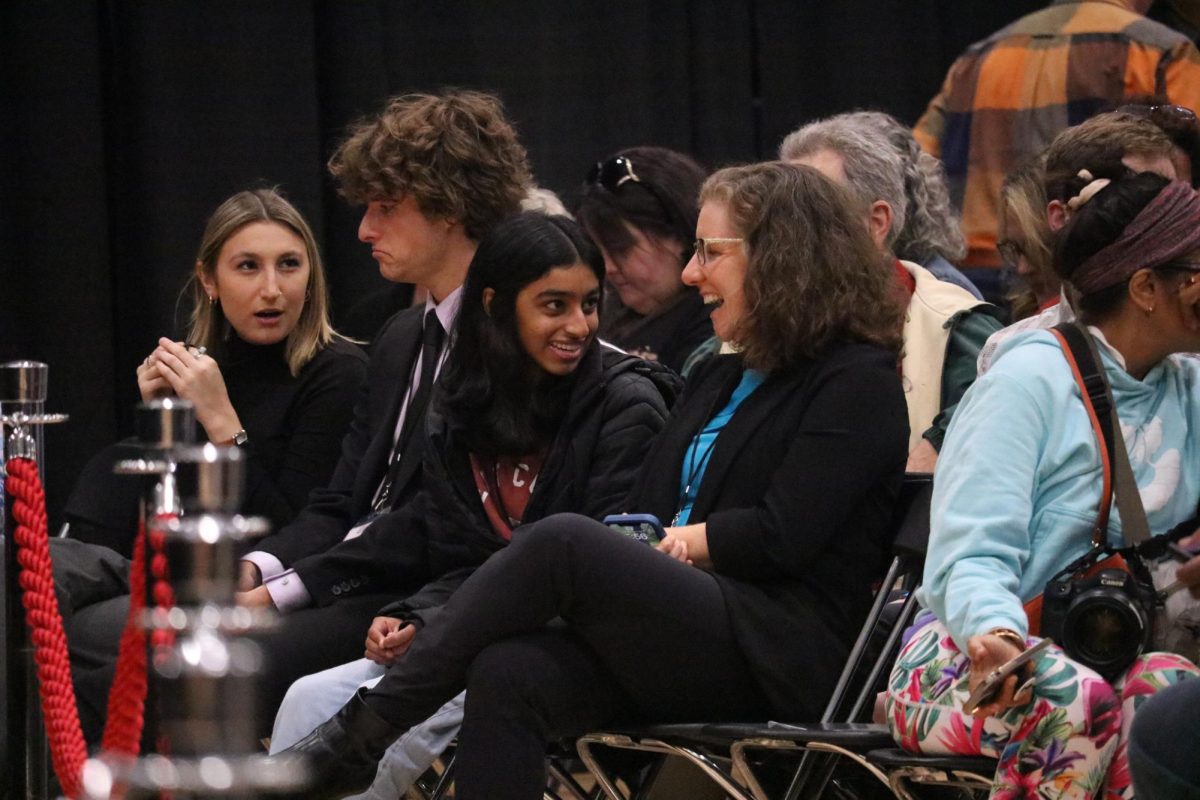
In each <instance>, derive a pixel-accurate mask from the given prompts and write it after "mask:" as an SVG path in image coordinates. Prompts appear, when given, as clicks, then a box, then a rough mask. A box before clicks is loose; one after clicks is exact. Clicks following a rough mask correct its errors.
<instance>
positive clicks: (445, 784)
mask: <svg viewBox="0 0 1200 800" xmlns="http://www.w3.org/2000/svg"><path fill="white" fill-rule="evenodd" d="M457 755H458V753H457V752H455V753H451V754H450V758H449V759H447V760H446V761H445V763H444V764H443V765H442V774H441V775H439V776H438V780H437V783H435V784H434V786H433V791H432V792H430V793H429V800H442V798H443V797H445V796H446V792H447V791H449V789H450V786H451V785H452V784H453V783H454V759H455V757H456V756H457Z"/></svg>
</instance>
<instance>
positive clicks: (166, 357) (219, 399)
mask: <svg viewBox="0 0 1200 800" xmlns="http://www.w3.org/2000/svg"><path fill="white" fill-rule="evenodd" d="M150 362H151V363H152V364H156V365H157V366H158V370H159V372H160V373H161V374H162V376H163V377H164V378H165V379H166V380H167V382H168V383H170V384H171V388H172V389H173V390H174V391H175V394H176V396H178V397H180V398H182V399H184V400H188V401H190V402H191V404H192V405H193V406H195V407H196V420H197V421H198V422H199V423H200V424H201V425H202V426H204V432H205V433H207V434H208V440H209V441H210V442H214V443H221V442H228V441H229V440H231V439H232V438H233V435H234V434H235V433H237V432H238V431H240V430H241V429H242V424H241V422H240V421H239V420H238V415H237V412H236V411H234V408H233V404H232V403H231V402H230V401H229V391H228V390H227V389H226V388H225V379H224V377H222V376H221V368H220V367H218V366H217V362H216V361H214V360H213V359H212V357H211V356H208V355H204V354H201V353H199V352H197V351H196V350H195V349H194V348H191V349H189V348H188V347H187V346H186V345H184V344H183V343H182V342H173V341H171V340H170V339H167V338H165V337H164V338H162V339H159V340H158V347H157V348H156V349H155V350H154V352H153V353H151V354H150Z"/></svg>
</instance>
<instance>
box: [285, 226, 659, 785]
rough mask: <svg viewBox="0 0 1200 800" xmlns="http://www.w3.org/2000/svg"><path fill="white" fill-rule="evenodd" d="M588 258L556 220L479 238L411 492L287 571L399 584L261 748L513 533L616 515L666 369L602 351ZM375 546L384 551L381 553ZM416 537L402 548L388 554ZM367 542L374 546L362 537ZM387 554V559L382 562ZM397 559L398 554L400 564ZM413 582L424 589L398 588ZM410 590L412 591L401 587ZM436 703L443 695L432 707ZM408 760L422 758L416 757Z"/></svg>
mask: <svg viewBox="0 0 1200 800" xmlns="http://www.w3.org/2000/svg"><path fill="white" fill-rule="evenodd" d="M603 275H604V265H603V260H602V259H601V257H600V254H599V251H598V250H597V249H596V247H595V245H594V244H592V243H591V241H590V240H589V239H588V238H587V237H586V236H585V235H584V234H583V231H582V230H581V229H580V227H579V226H578V225H577V224H575V223H574V222H572V221H571V220H569V219H567V218H564V217H553V216H546V215H542V214H537V213H525V214H520V215H518V216H516V217H513V218H510V219H509V220H506V221H505V222H502V223H500V225H498V226H497V227H496V228H495V230H493V231H492V232H490V233H489V234H487V235H486V236H485V237H484V238H483V240H482V241H481V242H480V245H479V250H478V251H477V252H476V254H475V258H474V260H473V261H472V262H471V267H470V269H469V271H468V273H467V279H466V282H465V283H464V285H463V295H462V306H461V310H460V312H459V316H458V321H457V323H456V325H455V329H454V333H453V336H454V338H453V340H452V343H451V347H450V350H449V353H448V355H447V357H446V363H445V365H444V366H443V370H442V375H441V378H440V379H439V384H438V388H437V391H438V395H436V396H435V398H434V406H433V409H432V410H431V411H430V414H429V419H428V422H427V428H426V431H427V434H428V437H429V447H428V448H427V450H426V456H425V463H424V474H423V476H422V485H421V486H422V488H421V491H420V493H419V494H418V496H417V497H416V498H414V500H413V501H412V503H410V504H409V505H407V506H405V507H404V508H403V509H401V510H399V511H397V512H394V513H393V514H391V515H389V516H390V517H392V519H389V520H387V522H386V531H390V532H391V533H384V534H381V533H380V528H379V526H378V524H377V525H373V526H372V527H371V528H370V529H368V531H367V532H366V533H365V534H364V535H363V536H362V537H360V538H359V539H353V540H350V541H348V542H345V543H343V544H342V545H339V546H338V547H335V548H334V549H333V550H332V551H330V552H329V553H328V554H326V555H323V556H317V557H316V559H317V560H318V561H319V562H320V563H317V564H312V565H309V564H305V560H302V561H301V562H299V563H298V564H297V570H298V571H300V572H302V573H303V571H305V570H312V569H317V570H322V571H325V572H329V571H330V570H337V571H339V572H340V573H341V574H343V575H345V576H347V577H348V578H349V579H352V580H356V581H369V582H370V583H371V584H372V585H374V586H375V587H376V588H379V587H380V586H384V585H392V586H396V587H397V588H398V589H403V588H405V587H406V585H407V587H408V589H409V591H408V592H405V594H407V596H406V597H405V598H404V599H402V600H400V601H398V602H396V603H394V604H392V605H391V606H389V607H388V608H386V609H384V610H382V611H381V612H380V616H379V617H377V618H376V619H375V620H374V622H373V623H372V624H371V627H370V629H369V631H368V632H367V640H366V654H367V658H365V659H363V660H361V661H358V662H352V663H350V664H346V665H343V666H340V667H334V668H332V669H330V670H326V671H324V672H321V673H317V674H315V675H312V676H309V677H307V678H303V679H301V680H300V681H298V682H297V683H296V684H295V685H294V686H293V688H292V689H291V690H290V691H289V693H288V695H287V698H286V699H285V701H284V703H283V705H282V707H281V709H280V712H279V714H278V716H277V719H276V724H275V730H274V732H273V735H272V749H273V750H275V751H278V750H279V749H282V748H283V747H286V746H288V745H291V744H293V743H294V742H295V741H297V740H298V739H300V738H302V737H303V736H304V735H306V734H307V733H308V732H309V731H311V730H312V729H313V728H314V727H316V726H317V725H318V724H320V723H321V722H323V721H324V720H325V719H327V718H328V717H329V716H330V715H332V714H333V713H334V712H335V711H336V710H337V709H338V708H339V707H340V706H341V705H342V703H344V702H345V701H346V699H347V698H348V697H350V696H351V695H352V694H353V692H354V690H355V689H357V688H358V686H359V685H360V684H361V683H364V682H368V681H370V682H373V681H375V680H378V678H379V677H380V676H381V675H382V674H383V672H384V667H385V666H386V665H388V664H391V663H393V662H394V661H395V660H396V659H397V658H399V657H400V655H402V654H403V653H404V652H405V650H407V648H408V646H409V644H410V643H411V642H412V641H413V638H414V636H418V637H419V634H418V630H419V629H420V627H421V626H422V625H423V624H424V623H425V621H426V620H427V619H429V618H431V617H433V616H436V614H437V613H438V611H437V609H439V608H440V606H441V605H442V604H443V603H444V602H445V600H446V598H447V597H449V596H450V594H451V593H452V592H453V591H454V589H455V588H457V587H458V586H459V585H460V584H461V583H462V582H463V581H464V580H465V579H466V578H467V576H468V575H469V574H470V573H471V572H472V571H473V570H474V569H475V568H476V567H478V566H479V565H480V564H481V563H483V562H484V561H485V560H487V559H488V557H489V556H491V555H492V554H493V553H496V552H498V551H500V550H501V549H502V548H504V547H505V546H506V545H507V544H508V542H509V541H510V540H511V539H512V538H513V536H514V534H515V535H518V536H519V535H520V531H521V530H522V526H527V525H529V524H530V523H532V522H534V521H536V520H539V519H542V518H544V517H546V516H549V515H552V514H556V513H559V512H564V511H572V512H576V513H579V514H583V515H585V516H588V517H591V518H593V519H600V518H602V517H604V516H605V515H607V514H612V513H617V512H620V511H621V510H622V502H623V500H624V498H625V497H626V495H627V494H628V493H629V491H630V489H631V488H632V486H633V481H634V476H635V474H636V472H637V469H638V467H640V465H641V463H642V460H643V458H644V456H645V453H646V451H647V449H648V447H649V444H650V441H651V440H652V439H653V438H654V435H655V434H656V433H657V432H658V431H659V429H660V428H661V427H662V425H663V424H664V421H665V418H666V406H665V402H664V398H663V396H662V390H660V388H658V387H656V386H655V384H654V381H653V380H652V379H651V378H650V377H648V375H649V373H651V372H655V373H657V375H659V376H660V378H659V380H661V381H663V382H665V385H666V388H667V391H668V393H670V388H671V384H672V383H673V382H674V380H675V378H674V376H673V375H670V374H669V373H668V372H667V371H666V370H665V369H661V368H658V367H656V366H653V365H650V364H648V363H647V362H645V361H643V360H641V359H639V358H635V357H633V356H628V355H624V354H622V353H620V352H619V351H617V350H615V349H613V348H610V347H607V346H605V345H602V344H601V343H600V342H599V340H598V339H597V338H596V330H597V327H598V325H599V310H600V308H599V306H600V293H601V285H600V282H601V280H602V279H603ZM384 538H386V539H388V540H391V541H392V542H393V544H392V545H391V546H390V547H389V546H382V544H381V543H382V540H383V539H384ZM400 538H402V539H403V540H405V541H408V542H413V541H416V542H417V543H418V544H417V547H416V549H415V551H413V550H405V549H404V548H401V547H398V546H396V545H395V544H394V542H395V540H396V539H400ZM373 540H379V541H373ZM397 554H399V555H397ZM406 554H407V555H406ZM416 579H421V580H423V581H428V582H427V583H426V584H425V585H424V586H420V583H417V584H416V586H419V587H420V588H419V589H418V590H417V591H416V592H411V589H412V588H415V587H413V586H412V584H413V583H414V581H415V580H416ZM409 592H411V593H409ZM447 699H449V698H447ZM461 708H462V701H461V698H459V699H457V700H456V701H455V702H453V703H451V704H449V705H448V706H447V707H446V708H444V709H443V710H442V711H441V712H440V713H439V714H438V715H437V717H436V720H435V721H434V722H431V723H429V724H427V725H425V726H424V727H422V728H421V730H420V731H419V736H416V735H414V736H412V737H410V739H409V743H407V745H406V746H405V747H403V748H398V749H397V750H395V751H394V752H393V753H392V754H390V757H389V759H388V763H389V767H388V769H385V770H383V771H382V772H381V775H380V780H381V781H387V782H389V783H390V785H389V786H388V787H387V790H386V791H384V790H383V789H380V791H379V794H381V795H386V794H388V793H390V794H391V795H392V796H395V795H397V794H400V793H402V792H403V790H404V789H405V788H406V781H408V780H410V779H411V778H414V777H416V776H417V775H419V774H420V772H421V771H423V769H424V767H425V766H427V764H428V762H431V761H432V760H433V759H434V758H435V757H436V756H437V755H438V754H439V753H440V752H441V749H442V747H444V743H445V742H448V741H449V739H450V738H452V737H453V735H454V733H455V732H456V731H457V728H458V722H459V720H461V716H462V711H461ZM417 753H423V754H424V755H417Z"/></svg>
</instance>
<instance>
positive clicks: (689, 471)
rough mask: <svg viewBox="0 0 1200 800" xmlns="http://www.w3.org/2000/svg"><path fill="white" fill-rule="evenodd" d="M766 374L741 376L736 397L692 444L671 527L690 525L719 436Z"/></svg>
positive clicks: (756, 372) (685, 457)
mask: <svg viewBox="0 0 1200 800" xmlns="http://www.w3.org/2000/svg"><path fill="white" fill-rule="evenodd" d="M766 377H767V375H766V373H764V372H758V371H757V370H752V369H748V370H746V371H745V372H743V373H742V380H741V381H740V382H739V383H738V385H737V388H736V389H734V390H733V396H732V397H730V398H729V402H728V403H726V404H725V407H724V408H722V409H721V410H720V411H718V412H717V413H716V415H715V416H714V417H713V418H712V419H710V420H709V421H708V423H707V424H706V425H705V426H704V427H703V428H701V429H700V432H699V433H697V434H696V435H695V436H694V437H692V444H691V445H690V446H689V447H688V449H687V450H686V451H685V452H684V454H683V469H682V471H681V474H680V477H679V498H680V501H679V512H678V513H677V514H676V515H675V519H674V520H672V521H671V523H670V524H671V525H672V526H676V525H687V523H688V518H689V517H691V515H692V506H693V505H695V503H696V493H697V492H698V491H699V490H700V482H701V481H702V480H703V479H704V471H705V470H706V469H708V462H709V459H711V458H712V451H713V448H714V447H716V444H717V435H718V434H720V433H721V430H722V429H723V428H724V427H725V426H726V425H728V424H729V420H731V419H733V412H735V411H737V407H738V406H740V405H741V404H742V401H743V400H745V399H746V398H747V397H749V396H750V395H751V394H752V393H753V392H754V390H755V389H757V388H758V387H759V386H761V385H762V382H763V381H764V380H766Z"/></svg>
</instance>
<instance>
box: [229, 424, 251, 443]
mask: <svg viewBox="0 0 1200 800" xmlns="http://www.w3.org/2000/svg"><path fill="white" fill-rule="evenodd" d="M249 439H250V437H249V436H247V435H246V429H245V428H242V429H241V430H240V431H238V432H237V433H235V434H234V435H233V438H232V439H230V441H231V442H233V446H234V447H242V446H244V445H245V444H246V442H247V441H248V440H249Z"/></svg>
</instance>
